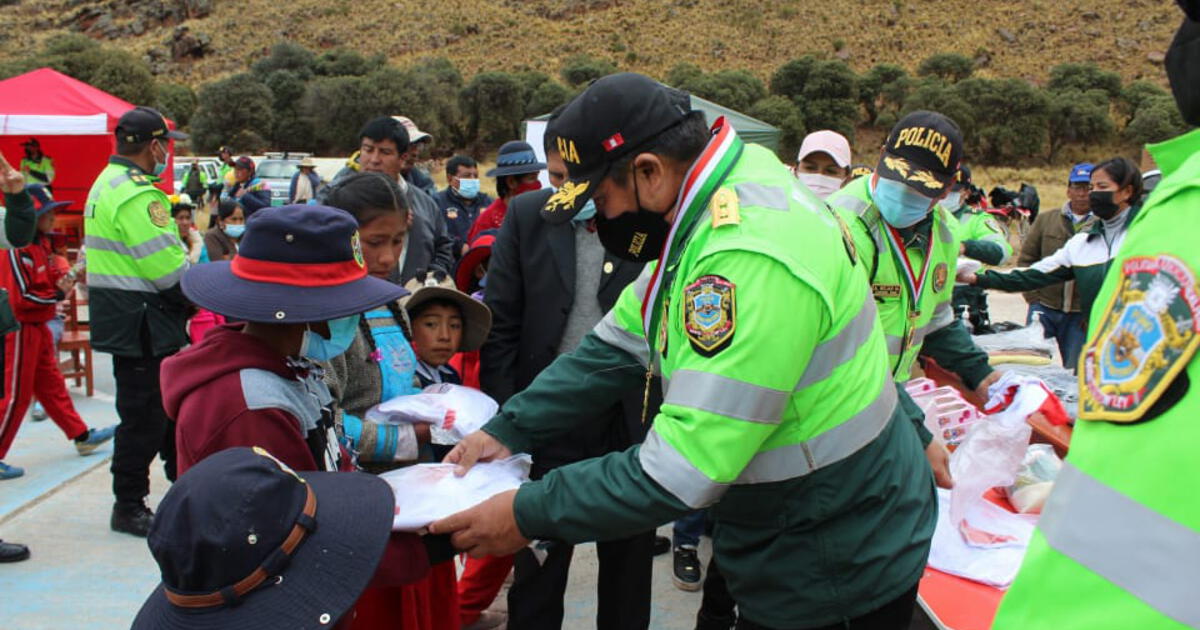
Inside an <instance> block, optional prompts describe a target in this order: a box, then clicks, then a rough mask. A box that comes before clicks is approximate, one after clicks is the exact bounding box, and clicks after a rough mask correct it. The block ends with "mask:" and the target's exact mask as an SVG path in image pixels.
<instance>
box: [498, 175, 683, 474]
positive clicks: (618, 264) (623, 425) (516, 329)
mask: <svg viewBox="0 0 1200 630" xmlns="http://www.w3.org/2000/svg"><path fill="white" fill-rule="evenodd" d="M552 193H553V191H552V190H550V189H548V188H544V189H542V190H537V191H533V192H529V193H525V194H523V195H520V196H518V197H516V198H515V199H514V200H513V202H512V204H511V205H510V206H509V209H508V214H507V215H506V216H505V218H504V224H503V226H501V228H500V234H499V235H498V236H497V237H496V242H495V244H494V245H493V247H492V258H491V262H490V263H489V266H488V273H487V289H486V291H485V297H484V301H485V302H486V303H487V305H488V307H489V308H490V309H491V310H492V331H491V334H490V335H489V336H488V340H487V343H486V344H484V346H483V349H482V351H481V353H480V373H479V379H480V384H481V386H482V388H483V391H484V392H485V393H487V394H488V395H489V396H491V397H493V398H495V399H496V401H497V402H499V403H501V404H504V401H506V400H508V399H509V398H510V397H512V396H513V395H514V394H516V393H518V392H520V391H521V390H523V389H525V388H526V387H528V386H529V384H530V383H531V382H533V379H534V378H536V377H537V375H538V374H539V373H540V372H541V371H542V370H543V369H545V368H546V367H547V366H549V365H550V364H551V363H552V362H553V361H554V359H555V358H557V357H558V345H559V342H560V341H561V340H562V335H563V331H564V329H565V327H566V323H567V314H568V313H570V311H571V306H572V304H573V303H574V301H575V234H574V228H573V227H572V226H571V224H570V223H569V222H568V223H566V224H563V225H550V224H549V223H546V222H545V221H543V220H542V218H541V215H540V210H541V208H542V206H543V205H545V203H546V200H547V199H549V198H550V195H551V194H552ZM604 268H605V269H606V270H607V269H611V271H609V272H607V273H604V274H603V276H602V277H601V280H600V289H599V292H598V294H597V296H596V297H597V298H598V299H599V301H600V308H601V310H604V311H608V310H609V309H611V308H612V307H613V304H615V303H616V301H617V298H618V297H619V296H620V295H621V291H622V290H623V289H624V288H625V287H626V285H628V284H630V283H632V282H633V281H634V279H636V278H637V276H638V274H639V273H641V271H642V265H640V264H637V263H632V262H628V261H624V260H621V259H620V258H617V257H615V256H613V255H611V254H608V253H605V257H604ZM653 389H654V391H653V392H652V395H651V399H652V400H651V408H650V409H648V410H647V413H646V415H645V418H646V423H647V424H648V423H649V421H650V420H651V419H652V418H653V417H654V415H655V414H656V413H657V412H658V405H659V404H660V402H661V398H662V396H661V386H660V385H659V383H658V380H657V379H655V383H654V387H653ZM643 395H644V391H643V390H642V388H637V389H636V390H635V391H630V392H628V393H627V394H626V396H625V397H624V399H623V400H622V402H621V404H619V405H617V406H614V407H613V408H610V409H606V410H598V413H597V416H596V419H595V421H594V422H589V423H586V424H584V425H581V426H580V428H578V429H576V430H575V431H574V432H573V433H572V434H571V435H568V436H567V437H566V438H565V439H563V440H560V441H558V442H557V443H555V444H553V445H551V446H550V447H547V448H545V449H542V450H540V451H539V452H536V453H534V461H535V466H536V468H539V469H542V470H541V471H544V470H546V469H549V468H553V467H555V466H558V465H563V464H567V463H571V462H574V461H578V460H581V459H586V458H588V457H595V456H598V455H602V454H604V453H607V452H610V451H613V450H622V449H624V448H626V447H628V446H629V445H631V444H635V443H638V442H641V441H642V438H643V437H645V433H646V428H647V427H646V426H644V425H643V423H642V415H643V414H642V399H643ZM541 471H539V472H541Z"/></svg>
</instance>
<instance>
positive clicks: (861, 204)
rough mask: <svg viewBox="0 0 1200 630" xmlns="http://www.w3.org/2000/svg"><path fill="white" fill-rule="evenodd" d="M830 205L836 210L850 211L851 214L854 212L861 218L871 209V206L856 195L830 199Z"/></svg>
mask: <svg viewBox="0 0 1200 630" xmlns="http://www.w3.org/2000/svg"><path fill="white" fill-rule="evenodd" d="M828 203H829V205H831V206H833V207H835V208H842V209H843V210H849V211H850V212H853V213H854V214H857V215H859V216H862V213H863V212H865V211H866V209H867V208H870V207H871V204H869V203H867V202H866V201H863V200H862V199H859V198H858V197H855V196H854V195H839V196H838V197H835V198H833V199H830V200H829V201H828Z"/></svg>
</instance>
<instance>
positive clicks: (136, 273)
mask: <svg viewBox="0 0 1200 630" xmlns="http://www.w3.org/2000/svg"><path fill="white" fill-rule="evenodd" d="M157 181H158V179H157V178H156V177H153V176H152V175H148V174H146V173H145V172H143V171H142V170H141V169H140V168H138V166H137V165H135V164H133V163H132V162H130V161H128V160H126V159H124V158H121V157H115V156H114V157H112V158H110V160H109V164H108V166H107V167H106V168H105V169H104V170H103V171H102V172H101V173H100V176H99V177H98V178H97V179H96V182H95V183H94V184H92V189H91V192H90V193H89V194H88V201H87V205H86V206H85V208H84V222H83V231H84V245H85V246H86V247H87V261H88V289H89V292H90V293H89V297H90V300H91V318H92V321H91V325H92V346H93V347H94V348H95V349H97V350H100V351H103V352H110V353H112V354H116V355H119V356H127V357H144V356H145V357H149V356H166V355H168V354H171V353H173V352H175V351H176V350H178V349H180V348H182V347H183V346H184V345H186V344H187V334H186V333H185V331H184V324H185V323H186V320H187V312H186V311H187V300H186V299H184V297H183V293H182V292H181V291H180V289H179V280H180V279H181V278H182V277H183V272H184V271H185V270H187V266H188V262H187V255H186V252H184V250H183V248H182V247H180V246H179V232H178V228H176V226H175V221H174V220H172V219H171V212H170V208H171V202H170V200H169V199H168V198H167V195H166V193H164V192H162V191H161V190H159V189H158V188H155V186H154V183H155V182H157Z"/></svg>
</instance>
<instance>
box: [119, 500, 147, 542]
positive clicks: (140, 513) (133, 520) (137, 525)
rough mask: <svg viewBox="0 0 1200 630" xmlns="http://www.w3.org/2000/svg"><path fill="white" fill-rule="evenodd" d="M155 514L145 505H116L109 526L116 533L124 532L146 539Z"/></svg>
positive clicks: (140, 503) (138, 503)
mask: <svg viewBox="0 0 1200 630" xmlns="http://www.w3.org/2000/svg"><path fill="white" fill-rule="evenodd" d="M152 520H154V512H151V511H150V508H148V507H146V504H145V503H142V502H141V501H138V502H137V503H121V502H118V503H114V504H113V511H112V519H111V520H110V521H109V526H110V527H112V530H113V531H114V532H123V533H126V534H132V535H134V536H140V537H141V538H145V537H146V535H147V534H149V533H150V522H151V521H152Z"/></svg>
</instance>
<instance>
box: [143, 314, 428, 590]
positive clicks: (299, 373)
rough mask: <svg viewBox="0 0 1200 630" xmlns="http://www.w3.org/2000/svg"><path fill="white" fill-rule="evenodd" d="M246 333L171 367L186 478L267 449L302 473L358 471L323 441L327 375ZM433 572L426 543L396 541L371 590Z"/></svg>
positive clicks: (191, 352)
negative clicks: (239, 450) (204, 466)
mask: <svg viewBox="0 0 1200 630" xmlns="http://www.w3.org/2000/svg"><path fill="white" fill-rule="evenodd" d="M243 326H244V325H243V324H229V325H225V326H220V327H217V328H214V329H212V330H211V331H209V332H208V334H207V335H205V337H204V340H203V341H201V342H200V343H199V344H197V345H194V346H192V347H190V348H188V349H186V350H184V351H183V352H180V353H179V354H176V355H175V356H172V357H170V358H168V359H166V360H164V361H163V364H162V373H161V377H162V390H163V407H164V408H165V409H166V411H167V415H168V416H170V417H171V418H173V419H174V420H175V422H176V423H177V427H176V432H175V447H176V451H177V452H178V460H179V474H181V475H182V474H183V473H185V472H187V470H188V469H189V468H191V467H192V466H193V465H195V464H196V462H199V461H200V460H202V459H204V458H205V457H208V456H209V455H212V454H213V453H217V452H219V451H222V450H225V449H227V448H232V447H234V446H261V447H262V448H264V449H266V450H267V451H268V452H269V453H271V455H273V456H275V457H276V458H277V459H279V461H281V462H283V463H285V464H287V465H288V466H290V467H291V468H294V469H295V470H300V471H305V470H334V469H339V470H351V467H350V466H349V458H348V457H346V456H345V453H344V452H342V451H341V450H340V448H339V446H338V443H337V440H336V439H333V438H332V437H330V438H329V442H328V443H326V442H325V439H323V438H324V437H325V436H326V435H328V431H327V430H326V429H327V428H328V427H325V426H323V425H324V422H323V420H326V419H327V420H328V422H329V423H330V424H329V425H328V426H330V427H331V426H332V424H331V423H332V418H333V415H332V411H331V408H330V405H332V397H331V396H330V395H329V390H328V388H326V387H325V383H324V380H323V379H322V377H321V375H320V374H319V373H317V372H316V371H315V370H307V369H305V367H304V366H302V365H298V364H297V362H296V361H294V360H291V359H288V358H287V357H282V356H280V355H279V353H277V352H276V351H275V350H274V349H272V348H271V347H269V346H267V345H266V344H264V343H263V342H261V341H259V340H258V339H257V338H255V337H252V336H250V335H246V334H242V328H243ZM318 402H320V403H321V404H318ZM331 460H335V461H336V462H337V463H332V462H331ZM318 463H319V464H320V465H318ZM428 569H429V556H428V554H427V553H426V551H425V546H424V545H423V544H422V542H421V539H420V537H418V536H415V535H413V534H398V533H393V534H392V538H391V541H390V543H389V544H388V546H387V550H386V551H385V554H384V557H383V559H382V560H381V561H380V563H379V568H378V569H377V570H376V574H375V578H374V580H373V581H372V583H371V586H373V587H377V586H393V585H399V584H408V583H411V582H414V581H416V580H419V579H421V578H422V577H424V575H425V573H426V571H427V570H428Z"/></svg>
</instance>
